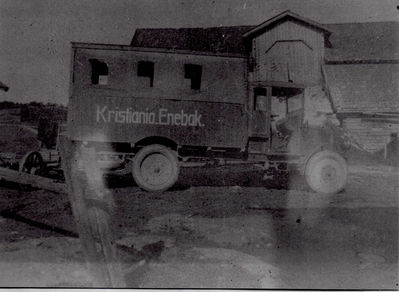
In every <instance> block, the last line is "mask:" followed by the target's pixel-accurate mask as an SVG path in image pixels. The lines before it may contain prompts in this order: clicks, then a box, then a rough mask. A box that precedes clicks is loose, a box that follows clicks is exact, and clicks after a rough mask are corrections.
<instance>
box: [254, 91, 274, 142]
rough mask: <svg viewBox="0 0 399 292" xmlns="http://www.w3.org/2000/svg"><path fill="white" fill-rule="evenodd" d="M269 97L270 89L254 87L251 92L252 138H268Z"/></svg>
mask: <svg viewBox="0 0 399 292" xmlns="http://www.w3.org/2000/svg"><path fill="white" fill-rule="evenodd" d="M271 95H272V90H271V87H266V88H263V87H256V88H254V90H253V108H252V136H254V137H261V138H268V137H269V134H270V98H271Z"/></svg>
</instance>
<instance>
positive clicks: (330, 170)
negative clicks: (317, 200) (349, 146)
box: [305, 150, 348, 194]
mask: <svg viewBox="0 0 399 292" xmlns="http://www.w3.org/2000/svg"><path fill="white" fill-rule="evenodd" d="M347 178H348V166H347V163H346V161H345V159H344V158H343V157H342V156H341V155H339V154H338V153H336V152H333V151H330V150H322V151H319V152H316V153H315V154H313V155H312V156H311V157H310V159H309V160H308V161H307V163H306V166H305V179H306V182H307V184H308V186H309V187H310V188H311V189H312V190H313V191H315V192H316V193H319V194H334V193H338V192H340V191H341V190H343V188H344V187H345V185H346V182H347Z"/></svg>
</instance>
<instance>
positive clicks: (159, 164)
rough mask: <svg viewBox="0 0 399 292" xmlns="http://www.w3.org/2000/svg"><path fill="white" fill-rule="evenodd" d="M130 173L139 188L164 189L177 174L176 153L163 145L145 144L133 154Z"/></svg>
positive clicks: (173, 182)
mask: <svg viewBox="0 0 399 292" xmlns="http://www.w3.org/2000/svg"><path fill="white" fill-rule="evenodd" d="M132 173H133V178H134V180H135V181H136V183H137V185H138V186H139V187H140V188H142V189H144V190H146V191H150V192H161V191H165V190H167V189H169V188H170V187H172V186H173V185H174V184H175V182H176V181H177V178H178V176H179V163H178V160H177V155H176V153H175V152H174V151H173V150H171V149H170V148H167V147H165V146H163V145H158V144H153V145H149V146H145V147H144V148H142V149H141V150H140V151H139V152H138V153H137V154H136V155H135V156H134V159H133V169H132Z"/></svg>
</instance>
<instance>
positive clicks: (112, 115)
mask: <svg viewBox="0 0 399 292" xmlns="http://www.w3.org/2000/svg"><path fill="white" fill-rule="evenodd" d="M201 118H202V115H201V114H199V113H198V111H196V110H195V111H194V113H191V114H190V113H186V112H185V111H184V110H181V111H180V112H177V113H176V112H175V113H170V112H168V110H167V109H166V108H160V109H159V111H158V112H150V111H148V109H146V110H145V111H142V112H140V111H133V110H132V108H127V109H124V110H120V109H119V108H118V107H116V108H115V109H113V110H110V109H109V108H108V107H107V106H103V107H100V106H97V110H96V121H97V123H100V122H104V123H119V124H146V125H171V126H186V127H204V126H205V125H204V124H203V123H202V122H201Z"/></svg>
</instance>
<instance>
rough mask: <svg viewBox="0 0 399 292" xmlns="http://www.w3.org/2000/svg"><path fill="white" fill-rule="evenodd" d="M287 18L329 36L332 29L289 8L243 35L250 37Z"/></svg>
mask: <svg viewBox="0 0 399 292" xmlns="http://www.w3.org/2000/svg"><path fill="white" fill-rule="evenodd" d="M286 20H294V21H296V22H299V23H301V24H303V25H305V26H307V27H311V28H313V29H316V30H319V31H320V32H322V33H324V34H326V35H327V36H328V35H329V34H330V31H329V30H328V29H327V28H326V27H325V26H323V25H321V24H320V23H317V22H315V21H313V20H311V19H308V18H305V17H302V16H300V15H298V14H296V13H293V12H291V11H289V10H287V11H284V12H282V13H280V14H278V15H276V16H275V17H272V18H270V19H269V20H266V21H265V22H263V23H261V24H260V25H257V26H255V27H254V28H252V29H251V30H249V31H247V32H246V33H245V34H244V35H243V37H244V38H248V37H253V36H256V35H258V34H260V33H262V32H264V31H265V30H267V29H268V28H270V27H273V26H275V25H277V24H279V23H281V22H283V21H286Z"/></svg>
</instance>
